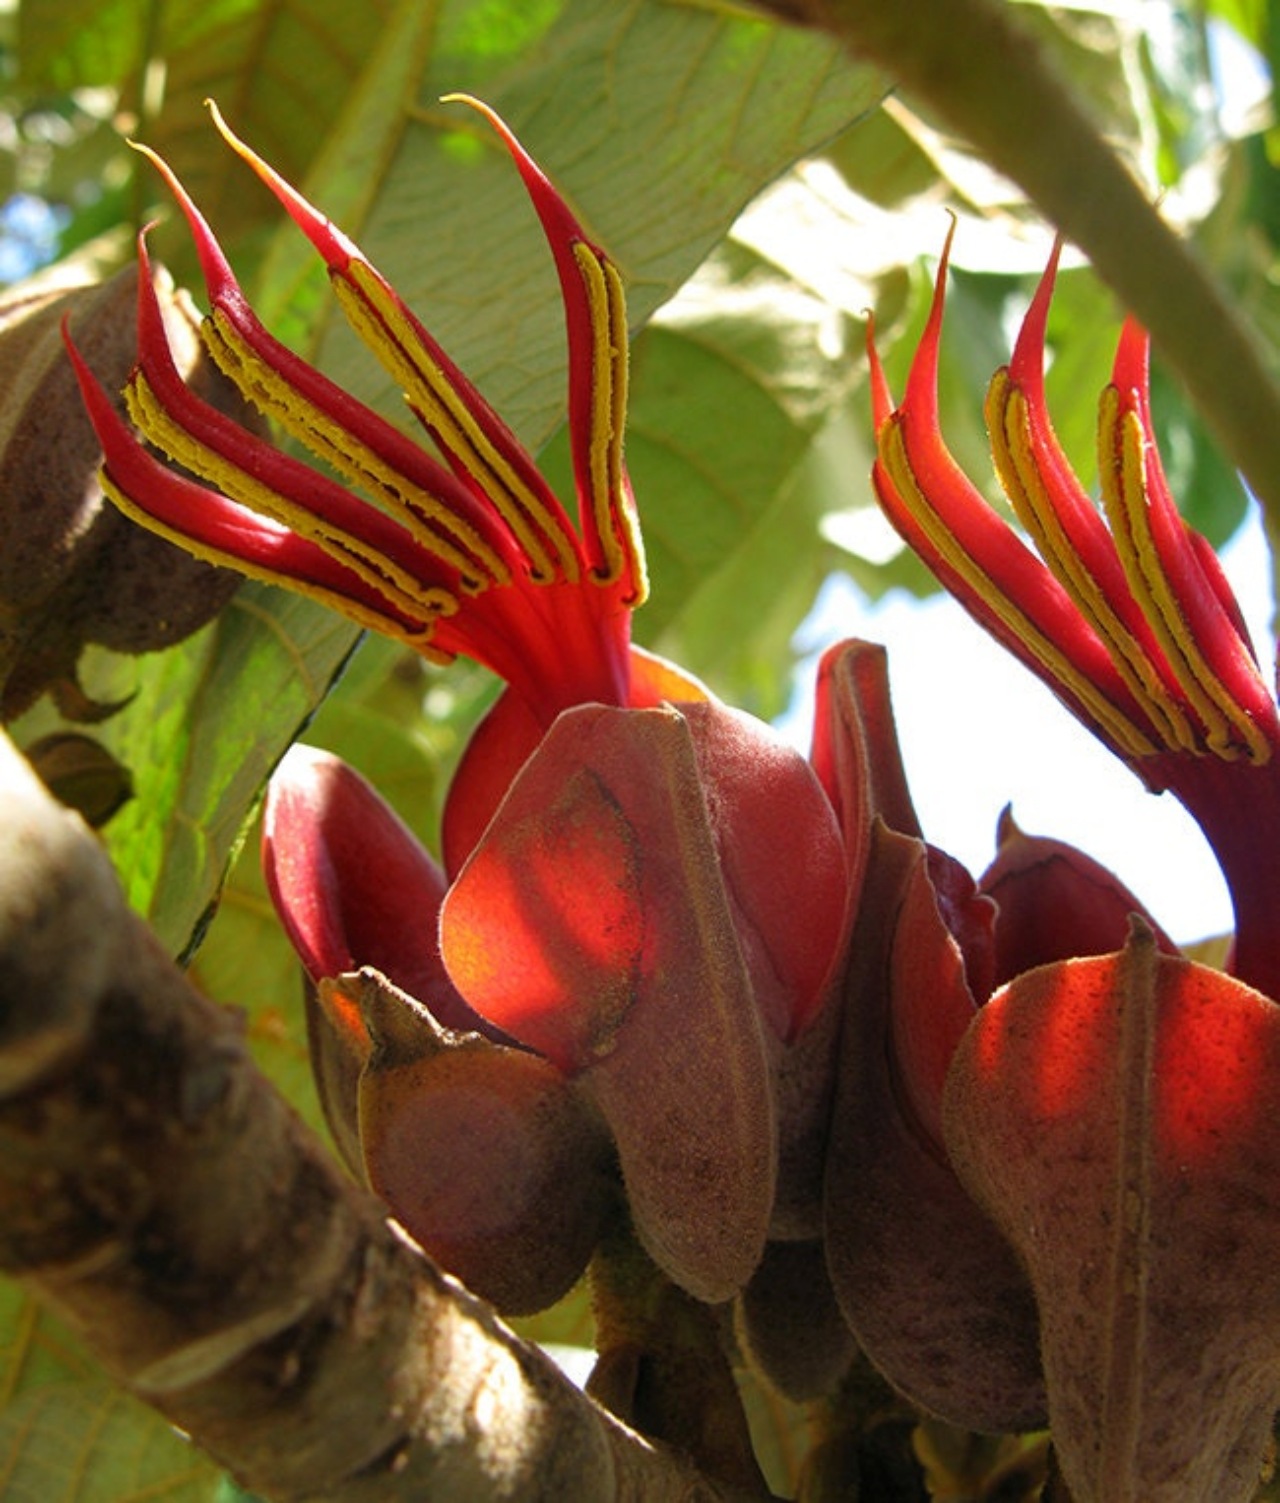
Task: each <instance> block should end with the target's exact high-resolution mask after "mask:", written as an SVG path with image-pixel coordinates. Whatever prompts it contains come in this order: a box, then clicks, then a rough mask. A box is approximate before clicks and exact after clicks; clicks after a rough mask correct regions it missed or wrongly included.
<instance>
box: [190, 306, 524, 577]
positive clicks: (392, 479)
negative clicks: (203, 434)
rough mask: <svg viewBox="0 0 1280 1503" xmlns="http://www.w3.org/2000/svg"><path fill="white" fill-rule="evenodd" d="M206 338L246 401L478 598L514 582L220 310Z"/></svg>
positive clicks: (470, 535)
mask: <svg viewBox="0 0 1280 1503" xmlns="http://www.w3.org/2000/svg"><path fill="white" fill-rule="evenodd" d="M201 335H202V337H203V339H204V343H205V345H206V347H207V348H208V350H209V353H210V355H211V356H212V357H213V359H214V361H215V363H216V364H217V366H218V368H219V369H220V370H221V371H222V372H223V373H224V374H225V375H226V376H228V377H229V378H230V379H231V380H232V381H234V382H235V383H236V385H237V387H239V389H240V391H241V393H242V394H243V395H244V396H245V397H247V398H248V399H249V400H250V401H252V402H253V403H254V405H255V406H256V407H258V408H259V409H261V410H262V411H263V412H265V413H267V414H268V415H269V416H271V417H273V418H275V419H276V420H277V421H278V422H279V423H280V425H281V426H282V427H283V428H285V429H286V430H287V431H288V432H289V433H291V434H293V436H294V437H295V438H297V439H299V440H300V441H301V442H302V443H304V444H306V446H307V447H308V448H309V449H310V450H311V452H312V453H313V454H315V455H317V456H318V457H319V458H321V459H323V460H325V461H327V462H328V463H329V464H331V465H332V466H333V468H334V469H335V470H336V471H337V472H338V473H339V474H340V475H342V476H344V477H345V478H346V479H347V480H349V481H351V482H352V483H354V484H356V485H359V486H361V487H362V488H363V489H365V490H367V491H368V492H369V494H370V495H372V496H374V497H376V498H377V499H378V500H379V501H381V502H382V503H383V504H384V505H385V506H386V507H387V508H388V509H389V510H390V511H391V512H392V513H393V514H394V515H395V516H396V518H397V519H398V520H400V521H401V522H403V523H404V526H405V528H406V530H407V531H408V532H409V534H410V536H411V537H413V538H414V540H415V541H416V542H418V543H420V544H421V545H422V546H423V547H424V548H426V549H428V550H429V551H430V552H432V553H434V554H435V555H436V557H438V558H439V559H440V560H441V561H442V562H444V563H446V564H449V565H450V566H451V567H452V568H455V569H457V570H458V572H459V574H460V575H461V576H462V584H463V587H464V589H466V590H467V591H469V592H471V593H475V592H477V591H480V590H485V589H488V588H489V587H490V586H491V585H501V584H507V583H509V581H510V570H509V569H508V568H507V565H506V564H505V563H504V561H503V560H502V559H501V558H500V557H499V555H498V554H497V553H495V552H494V550H493V549H492V548H491V547H490V546H489V545H488V544H487V543H486V542H485V541H484V539H483V538H482V537H480V536H479V534H478V533H476V532H475V530H474V529H473V528H471V527H470V526H468V525H467V523H466V522H465V521H464V520H462V519H461V518H460V517H458V516H457V514H456V513H455V512H454V511H452V510H451V509H450V508H449V506H448V505H447V504H446V503H444V502H442V501H441V500H440V499H439V498H438V497H436V496H434V495H433V494H432V493H431V492H430V491H426V490H423V489H422V487H421V486H419V485H416V484H415V483H414V482H413V481H411V480H409V479H408V478H407V477H405V476H403V475H401V474H400V473H399V472H398V471H396V470H394V469H393V468H392V467H391V466H390V465H388V464H387V462H386V461H385V460H384V459H383V458H382V457H381V456H380V455H378V454H377V453H375V452H374V451H373V450H372V449H371V448H369V446H368V445H367V444H365V443H364V442H363V441H362V440H361V439H360V438H359V437H358V436H357V435H356V434H354V433H352V431H351V430H350V429H349V428H345V427H343V426H342V424H341V423H338V422H336V421H335V420H334V419H333V418H331V417H330V416H329V415H328V413H326V412H324V411H323V410H322V409H321V408H319V407H317V406H316V405H315V404H314V403H313V402H310V401H308V400H307V399H306V398H305V397H304V396H303V395H302V394H301V392H299V391H298V390H297V389H296V388H295V387H293V386H291V385H290V384H289V382H288V380H287V379H286V378H285V377H284V376H282V375H281V374H280V372H279V371H277V370H276V369H275V368H274V367H273V366H270V365H268V364H267V362H266V361H265V360H263V358H262V357H261V356H260V355H259V354H258V353H257V351H256V350H254V348H253V347H252V346H251V345H250V344H249V343H248V342H247V341H246V340H245V339H244V337H243V336H242V335H241V334H240V332H239V331H238V330H237V329H236V327H235V325H234V324H233V323H231V321H230V320H229V319H228V318H227V317H226V315H225V314H224V313H222V312H220V311H218V310H215V311H214V312H213V314H212V315H211V316H210V317H209V318H207V319H205V320H204V322H203V324H202V325H201Z"/></svg>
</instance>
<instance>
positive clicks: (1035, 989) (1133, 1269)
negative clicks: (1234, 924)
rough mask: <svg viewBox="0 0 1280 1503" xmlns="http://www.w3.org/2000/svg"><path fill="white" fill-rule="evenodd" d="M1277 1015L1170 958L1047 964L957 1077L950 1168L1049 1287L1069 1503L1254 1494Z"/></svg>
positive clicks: (1005, 1006) (1277, 1236) (1229, 1501)
mask: <svg viewBox="0 0 1280 1503" xmlns="http://www.w3.org/2000/svg"><path fill="white" fill-rule="evenodd" d="M1278 1090H1280V1008H1277V1006H1276V1004H1275V1003H1274V1002H1273V1001H1271V1000H1270V999H1269V998H1267V997H1265V996H1263V995H1262V994H1261V993H1259V992H1256V991H1254V990H1253V989H1252V988H1250V987H1247V986H1245V985H1243V984H1242V983H1240V982H1239V981H1236V980H1235V979H1233V978H1232V977H1230V976H1226V975H1224V974H1223V973H1222V972H1220V971H1215V970H1211V969H1210V968H1208V967H1206V966H1201V965H1197V964H1195V963H1193V962H1191V961H1189V960H1185V959H1183V958H1181V957H1179V956H1171V955H1166V954H1162V953H1160V951H1159V949H1158V947H1157V945H1156V943H1155V939H1154V937H1153V936H1152V934H1151V932H1150V931H1149V930H1148V929H1147V928H1146V927H1145V925H1143V924H1142V923H1141V921H1135V925H1134V930H1133V933H1132V935H1131V937H1130V939H1129V940H1128V942H1127V944H1126V945H1125V947H1124V949H1123V950H1121V951H1120V952H1119V953H1117V954H1113V955H1106V956H1098V957H1092V958H1080V959H1075V960H1067V961H1062V962H1059V963H1057V964H1054V965H1048V966H1043V967H1040V968H1039V969H1037V970H1033V971H1030V972H1028V973H1026V974H1025V975H1022V976H1020V977H1018V978H1016V979H1015V980H1014V981H1012V982H1011V983H1010V984H1009V985H1008V986H1007V987H1005V988H1003V989H1002V990H1001V991H999V992H997V993H996V994H995V995H994V996H993V997H992V998H991V1000H990V1001H989V1002H988V1003H987V1004H986V1006H985V1007H983V1008H982V1010H981V1011H980V1012H979V1013H978V1016H977V1018H976V1019H975V1021H974V1023H973V1025H972V1027H971V1028H970V1029H969V1031H968V1033H967V1034H966V1036H965V1038H964V1039H963V1041H962V1042H961V1044H960V1046H959V1049H958V1050H957V1052H956V1055H955V1059H954V1062H953V1064H952V1067H951V1071H950V1075H949V1077H948V1080H947V1087H946V1097H945V1102H944V1116H943V1122H944V1130H945V1138H946V1144H947V1149H948V1153H949V1155H950V1159H951V1162H952V1163H953V1164H954V1165H955V1166H956V1168H957V1170H958V1172H959V1174H960V1175H961V1177H962V1179H963V1181H964V1183H965V1185H966V1186H967V1187H968V1188H969V1190H970V1191H971V1192H972V1193H973V1195H974V1196H975V1197H976V1198H977V1200H978V1201H979V1203H980V1204H981V1205H982V1206H983V1208H984V1209H985V1211H986V1212H987V1213H988V1214H989V1215H990V1216H991V1218H992V1220H993V1221H994V1222H995V1223H996V1225H998V1226H999V1227H1000V1229H1001V1231H1002V1233H1003V1235H1004V1236H1005V1237H1006V1238H1007V1239H1008V1241H1009V1244H1010V1246H1012V1247H1013V1248H1015V1249H1016V1251H1017V1254H1018V1257H1019V1259H1020V1261H1021V1263H1022V1266H1023V1267H1025V1269H1026V1270H1027V1275H1028V1277H1029V1278H1030V1280H1031V1283H1032V1285H1033V1287H1034V1289H1035V1292H1036V1297H1037V1303H1038V1305H1039V1309H1040V1326H1041V1338H1042V1343H1043V1354H1044V1365H1045V1373H1046V1377H1047V1381H1048V1390H1049V1421H1050V1425H1051V1428H1052V1434H1053V1441H1054V1447H1055V1450H1056V1451H1057V1453H1058V1457H1059V1461H1060V1465H1061V1468H1062V1473H1063V1476H1064V1478H1065V1479H1066V1482H1067V1485H1068V1487H1069V1488H1070V1493H1071V1497H1072V1498H1074V1499H1076V1500H1077V1503H1116V1500H1118V1499H1142V1503H1191V1500H1193V1499H1194V1500H1201V1499H1206V1498H1213V1499H1215V1500H1218V1499H1221V1500H1223V1503H1246V1500H1247V1499H1250V1498H1252V1497H1254V1496H1255V1493H1256V1491H1257V1487H1258V1479H1259V1476H1260V1474H1261V1469H1262V1464H1263V1457H1264V1454H1265V1453H1266V1451H1267V1449H1268V1447H1269V1445H1270V1436H1271V1424H1272V1418H1273V1415H1274V1413H1275V1410H1276V1407H1277V1404H1278V1403H1280V1259H1277V1257H1276V1250H1277V1247H1278V1246H1280V1212H1278V1211H1277V1207H1276V1196H1275V1186H1276V1183H1277V1179H1278V1177H1280V1118H1278V1117H1277V1114H1276V1111H1275V1101H1276V1094H1277V1091H1278Z"/></svg>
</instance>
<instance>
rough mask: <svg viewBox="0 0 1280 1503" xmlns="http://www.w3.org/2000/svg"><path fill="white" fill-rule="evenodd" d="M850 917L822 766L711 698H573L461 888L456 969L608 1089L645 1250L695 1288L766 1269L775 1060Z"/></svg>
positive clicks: (447, 920) (446, 945) (450, 938)
mask: <svg viewBox="0 0 1280 1503" xmlns="http://www.w3.org/2000/svg"><path fill="white" fill-rule="evenodd" d="M843 909H844V892H843V863H842V857H841V853H840V843H839V838H838V835H837V833H836V829H835V821H834V816H833V815H832V812H831V809H830V805H829V804H828V802H827V800H826V798H825V796H824V795H823V793H822V791H821V789H820V787H819V786H818V783H817V781H816V779H814V777H813V775H812V773H811V772H810V770H809V768H808V766H807V764H805V762H804V761H803V759H801V758H799V757H797V756H796V755H795V753H793V752H790V751H789V750H788V749H787V748H785V747H782V746H780V745H779V744H777V743H776V742H775V741H774V740H773V739H772V737H771V736H770V735H769V734H768V733H767V731H766V728H764V727H762V726H758V724H757V723H756V722H752V721H750V720H749V719H748V717H745V716H739V715H737V714H736V713H735V712H732V711H729V710H726V709H725V708H724V707H723V706H718V705H715V704H712V703H707V704H702V705H686V706H682V707H681V709H680V710H676V709H673V708H666V709H653V710H620V709H612V708H608V707H605V706H600V705H589V706H581V707H579V708H577V709H573V710H568V711H565V712H564V713H563V714H562V715H561V716H560V717H559V719H558V720H557V721H556V723H555V724H554V725H553V726H552V728H551V730H550V731H549V732H548V733H547V735H546V737H545V738H544V740H543V741H542V743H541V744H540V745H539V747H538V749H537V751H535V752H534V754H533V755H532V756H531V757H530V758H529V760H528V761H527V762H526V764H525V766H524V767H523V769H522V770H521V772H520V773H519V775H518V776H517V778H516V779H515V782H514V783H513V784H512V786H511V789H510V791H509V792H508V794H507V796H506V798H505V800H504V801H503V803H502V805H501V807H500V808H499V809H498V812H497V814H496V815H495V816H494V818H493V821H492V823H491V824H490V826H489V828H488V830H487V831H486V832H485V835H484V837H483V838H482V839H481V841H480V843H479V845H478V846H477V847H476V849H475V851H474V852H473V853H472V855H471V857H470V859H469V860H468V862H467V864H466V865H465V866H464V867H463V869H462V871H461V872H460V873H459V874H458V877H457V879H456V880H455V882H454V884H453V886H452V888H451V889H450V891H449V894H448V896H447V898H446V900H445V903H444V906H443V910H442V915H441V945H442V951H443V954H444V958H445V962H446V964H447V966H448V968H449V973H450V975H451V976H452V978H453V980H454V983H455V984H456V985H457V987H458V989H459V990H460V991H461V993H462V994H463V995H464V996H465V997H466V998H467V999H468V1001H469V1002H470V1003H471V1005H472V1006H473V1007H475V1008H476V1009H477V1011H479V1012H480V1013H481V1014H483V1015H484V1016H485V1017H486V1018H487V1019H489V1020H490V1022H491V1023H493V1024H495V1025H496V1026H498V1027H500V1028H502V1029H503V1030H504V1031H505V1032H506V1033H508V1034H510V1035H511V1036H512V1037H514V1038H516V1039H519V1040H520V1041H521V1042H522V1043H524V1044H526V1045H529V1046H531V1047H532V1048H534V1049H537V1050H538V1051H539V1052H540V1053H541V1054H543V1055H544V1056H545V1057H546V1058H547V1059H549V1060H551V1061H552V1063H554V1064H555V1065H556V1066H557V1067H558V1068H559V1069H560V1070H561V1071H562V1072H563V1073H564V1074H565V1075H567V1076H570V1077H572V1078H573V1079H574V1080H575V1081H577V1082H578V1083H579V1084H580V1085H581V1087H582V1089H583V1090H584V1091H586V1092H587V1093H588V1094H589V1095H590V1097H591V1098H592V1099H593V1100H594V1101H595V1102H596V1104H597V1105H598V1107H599V1109H600V1111H601V1113H602V1114H603V1116H604V1117H605V1119H606V1120H607V1122H608V1124H609V1127H610V1130H611V1131H612V1134H613V1137H614V1141H615V1143H616V1145H617V1151H618V1157H619V1161H620V1164H621V1169H622V1175H623V1179H624V1181H625V1186H626V1193H627V1199H628V1202H629V1204H630V1207H631V1213H632V1216H633V1218H634V1220H635V1224H636V1227H637V1231H638V1233H639V1235H640V1238H641V1240H642V1241H643V1243H644V1245H645V1246H646V1248H647V1249H648V1251H649V1253H650V1254H651V1256H652V1257H653V1258H654V1259H655V1261H656V1262H657V1263H658V1264H659V1265H660V1266H661V1267H662V1268H663V1269H664V1270H665V1271H666V1272H667V1273H668V1274H669V1275H670V1276H671V1277H672V1278H673V1279H675V1281H676V1282H677V1283H679V1284H680V1285H681V1286H682V1287H683V1288H685V1289H687V1290H688V1291H689V1292H690V1293H691V1294H694V1295H695V1296H696V1297H698V1298H701V1299H706V1300H711V1301H718V1300H723V1299H727V1298H728V1297H730V1296H731V1295H732V1294H734V1293H735V1292H736V1291H737V1290H738V1289H740V1288H741V1287H742V1285H743V1284H744V1283H745V1282H746V1280H747V1278H748V1277H749V1276H750V1274H751V1272H752V1271H753V1269H754V1268H755V1266H756V1264H757V1263H758V1261H759V1259H760V1256H761V1252H762V1250H763V1246H764V1240H765V1235H766V1232H767V1229H768V1226H769V1220H770V1216H771V1213H772V1208H773V1201H774V1192H775V1185H776V1176H777V1153H778V1124H777V1116H776V1110H775V1098H774V1067H775V1063H776V1060H777V1058H778V1055H779V1052H780V1051H781V1049H782V1048H783V1046H784V1043H785V1041H787V1040H789V1039H791V1038H792V1037H794V1036H795V1034H796V1033H797V1032H798V1031H801V1030H803V1029H805V1028H806V1027H809V1026H810V1025H811V1024H812V1022H813V1015H814V1009H815V1006H816V1005H818V1004H819V1003H820V1001H821V997H822V992H823V984H824V981H825V978H826V976H827V973H828V972H829V970H830V968H831V966H832V964H833V962H834V960H835V948H836V946H837V944H838V942H839V939H840V935H841V932H842V923H843Z"/></svg>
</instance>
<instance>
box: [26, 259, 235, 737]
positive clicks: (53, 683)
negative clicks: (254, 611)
mask: <svg viewBox="0 0 1280 1503" xmlns="http://www.w3.org/2000/svg"><path fill="white" fill-rule="evenodd" d="M136 286H137V271H136V269H135V268H134V267H130V268H129V269H128V270H126V271H123V272H121V273H120V274H119V275H118V276H116V277H114V278H113V279H112V280H111V281H109V282H105V283H103V284H101V285H97V286H83V287H75V288H72V289H70V290H68V289H65V288H63V289H58V290H55V291H51V292H44V293H37V294H29V295H26V296H21V297H18V298H14V299H11V300H10V301H9V302H7V303H5V304H3V305H0V717H2V718H4V719H6V720H8V719H12V718H13V717H15V716H17V715H19V714H21V713H22V711H23V710H24V709H26V708H27V707H28V706H29V705H30V704H32V703H33V702H34V701H35V700H36V699H37V698H38V697H39V696H40V695H41V694H43V693H45V692H46V691H49V692H51V693H53V694H54V696H55V698H56V699H57V700H58V703H59V708H60V709H62V711H63V713H64V714H66V715H68V717H70V718H74V719H81V720H90V719H94V718H100V717H101V715H102V714H104V713H109V712H110V708H111V707H109V706H99V705H94V704H93V702H92V701H91V700H89V699H88V698H87V697H86V696H84V695H83V694H82V693H81V692H80V690H79V686H78V680H77V663H78V660H79V657H80V652H81V649H82V648H83V647H84V646H85V645H86V644H87V643H90V642H95V643H99V644H101V645H102V646H105V647H110V648H113V649H114V650H116V651H118V652H126V653H141V652H149V651H153V650H155V649H157V648H161V647H168V646H171V645H172V644H173V643H174V642H177V641H180V640H181V639H182V638H183V637H186V636H189V635H190V633H191V632H193V631H195V630H196V629H197V627H200V626H202V625H203V624H204V623H205V622H206V621H208V620H210V619H211V618H212V617H213V616H214V615H215V614H216V613H217V612H218V611H219V610H220V609H221V608H222V607H223V606H224V605H225V604H226V602H227V600H228V599H229V598H230V596H231V594H232V592H233V591H234V589H235V588H236V585H237V583H238V579H237V576H235V575H232V574H228V573H227V572H225V571H223V570H216V569H212V568H210V567H209V565H207V564H204V563H200V562H198V561H196V560H194V559H192V558H191V557H190V556H189V555H188V554H186V553H184V552H182V551H181V550H179V549H177V548H175V547H173V546H172V545H171V544H169V543H167V542H165V541H164V540H163V539H161V538H158V537H156V536H155V535H153V534H150V533H146V532H144V531H142V530H141V529H140V528H138V527H137V526H135V525H134V524H133V523H131V522H129V521H128V520H127V519H126V518H125V517H123V516H122V515H121V514H120V513H119V512H118V511H117V510H116V508H115V507H114V506H110V505H107V504H105V503H104V500H103V495H102V489H101V486H100V485H99V482H98V478H97V469H98V463H99V459H100V449H99V444H98V440H97V437H96V436H95V434H94V431H93V428H92V426H91V424H90V422H89V419H88V417H87V415H86V414H85V410H84V405H83V403H82V401H81V399H80V395H79V392H78V389H77V386H76V382H75V377H74V375H73V373H72V370H71V366H70V364H69V362H68V360H67V358H66V352H65V350H64V347H63V344H62V340H61V337H60V326H61V325H62V323H63V321H64V320H69V321H70V323H71V325H72V327H73V328H74V330H75V333H76V337H77V339H78V340H79V343H80V348H81V350H82V351H83V353H84V355H85V358H86V359H87V360H88V362H89V364H90V366H91V367H92V368H93V369H94V370H95V371H96V372H97V373H98V375H99V376H100V378H101V379H102V380H103V382H104V383H105V384H106V385H107V386H108V387H109V388H110V389H112V390H118V389H119V388H120V387H121V386H123V384H124V382H125V379H126V378H127V376H128V374H129V371H130V369H131V367H132V365H133V362H134V359H135V357H136V347H137V339H136V331H135V321H134V307H135V303H136ZM157 291H158V294H159V296H160V299H161V302H162V305H163V306H164V309H165V316H166V320H167V324H168V326H169V327H170V328H171V330H172V334H173V339H174V344H175V348H176V349H177V350H178V352H179V356H180V358H181V360H182V362H183V366H184V369H186V370H187V371H188V372H190V373H192V375H193V378H194V379H197V380H198V381H199V382H201V383H203V382H208V383H209V388H208V389H209V396H210V400H212V401H214V402H215V404H217V405H228V406H229V407H230V406H234V409H235V410H236V412H237V413H241V412H242V411H243V404H241V403H240V399H239V398H238V397H235V396H234V395H232V393H231V388H230V387H229V385H228V384H227V383H226V382H225V381H224V379H223V378H222V377H221V376H219V375H217V373H216V372H215V371H213V370H212V368H211V367H209V366H208V364H207V362H206V361H205V357H204V354H203V350H202V347H201V345H200V343H199V339H198V337H197V334H196V324H197V319H196V315H195V313H194V310H192V309H190V308H189V306H188V304H187V303H186V301H185V299H184V298H182V297H181V296H180V295H178V294H175V293H174V291H173V288H172V284H171V283H170V281H169V278H168V276H167V274H165V273H163V272H159V273H158V274H157Z"/></svg>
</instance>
